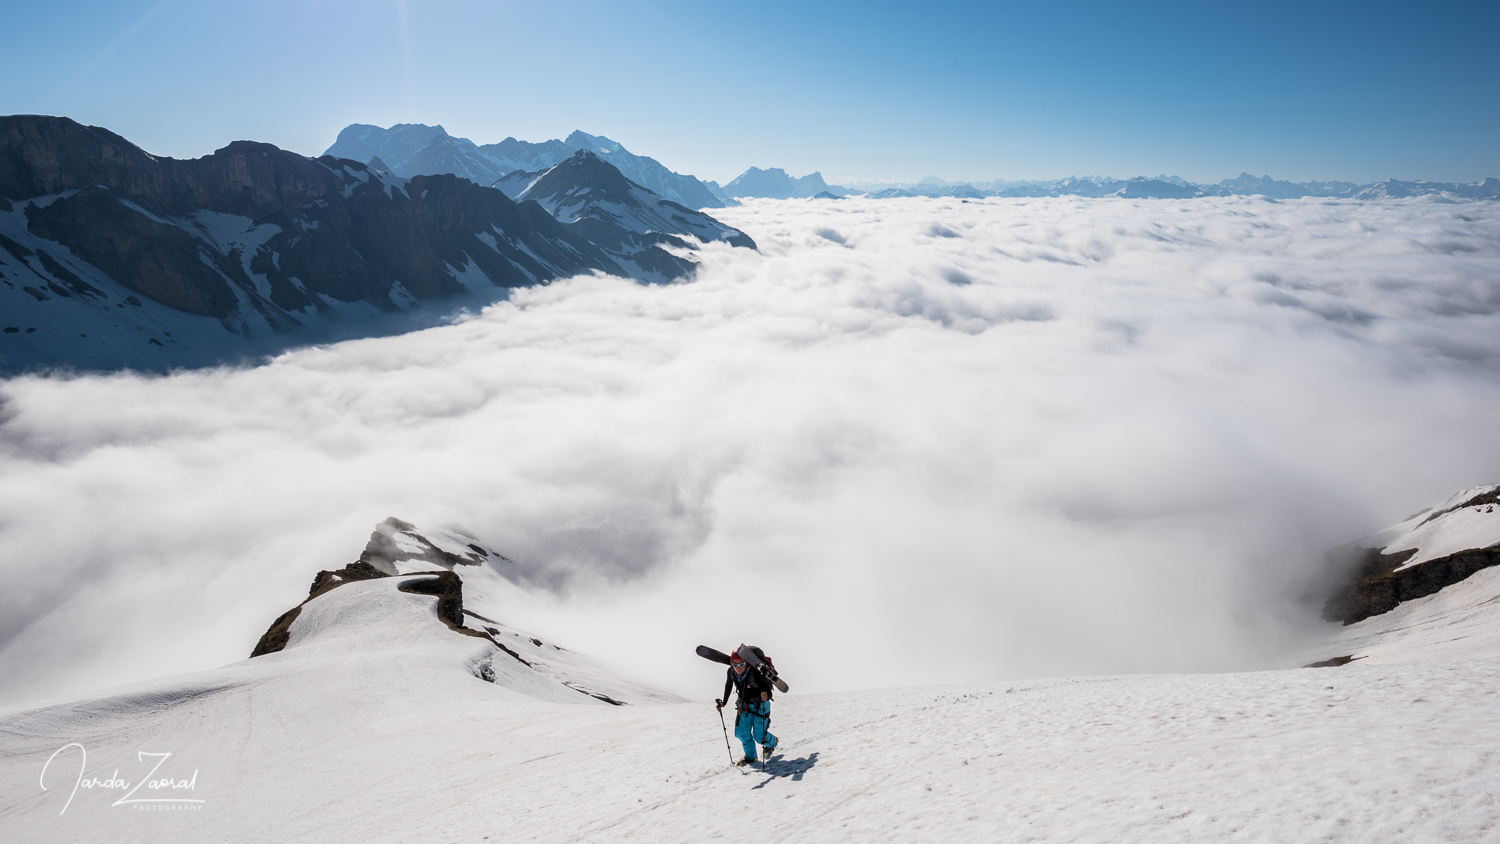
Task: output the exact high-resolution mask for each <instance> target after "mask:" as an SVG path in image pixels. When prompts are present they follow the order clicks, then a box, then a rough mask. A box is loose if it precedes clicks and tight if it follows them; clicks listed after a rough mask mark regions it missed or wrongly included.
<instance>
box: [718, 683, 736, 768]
mask: <svg viewBox="0 0 1500 844" xmlns="http://www.w3.org/2000/svg"><path fill="white" fill-rule="evenodd" d="M714 705H715V706H717V707H718V709H719V729H721V730H723V731H724V752H725V753H728V754H729V764H731V765H733V764H734V751H733V750H730V749H729V728H728V727H726V726H724V702H723V701H720V700H717V699H715V700H714Z"/></svg>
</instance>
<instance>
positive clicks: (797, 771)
mask: <svg viewBox="0 0 1500 844" xmlns="http://www.w3.org/2000/svg"><path fill="white" fill-rule="evenodd" d="M816 764H818V754H817V752H813V753H809V754H807V755H806V756H803V757H802V758H800V759H786V758H783V757H776V756H773V757H771V758H770V759H768V760H766V767H765V773H766V779H765V781H764V782H762V783H761V784H760V785H757V786H756V788H764V787H765V785H766V783H768V782H770V781H771V780H774V779H777V778H779V777H791V778H792V781H793V782H801V781H802V775H803V774H805V773H807V772H808V771H809V770H811V769H812V766H814V765H816Z"/></svg>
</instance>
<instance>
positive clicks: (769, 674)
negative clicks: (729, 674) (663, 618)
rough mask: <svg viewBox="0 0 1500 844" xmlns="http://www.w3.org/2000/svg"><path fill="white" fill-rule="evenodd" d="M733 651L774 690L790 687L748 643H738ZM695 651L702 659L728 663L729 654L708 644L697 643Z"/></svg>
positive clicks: (783, 690)
mask: <svg viewBox="0 0 1500 844" xmlns="http://www.w3.org/2000/svg"><path fill="white" fill-rule="evenodd" d="M734 652H735V653H737V654H739V655H740V659H743V660H744V661H745V662H747V663H749V664H750V667H751V668H754V669H755V670H756V671H759V672H760V673H761V676H763V677H765V678H766V679H767V680H770V681H771V685H773V686H775V687H776V691H778V692H785V691H787V690H788V689H789V688H791V687H790V686H788V685H787V684H786V681H785V680H783V679H781V677H780V676H778V675H777V673H776V666H774V665H771V664H770V663H769V662H767V661H766V660H763V659H761V658H760V655H759V654H757V653H756V652H755V649H754V648H752V647H750V646H749V645H740V646H739V647H738V648H735V649H734ZM697 653H698V656H701V657H703V658H704V659H706V660H709V661H710V662H718V663H722V664H724V665H728V664H729V663H730V657H729V654H726V653H724V652H722V651H716V650H714V649H713V648H710V647H709V646H708V645H699V646H698V650H697Z"/></svg>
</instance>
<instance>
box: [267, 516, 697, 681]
mask: <svg viewBox="0 0 1500 844" xmlns="http://www.w3.org/2000/svg"><path fill="white" fill-rule="evenodd" d="M515 565H516V564H515V563H514V562H512V561H511V560H509V559H507V558H506V557H505V555H503V554H501V553H500V552H499V551H496V550H495V549H493V548H490V547H488V546H486V545H484V544H483V543H481V542H480V541H479V540H478V539H476V538H475V537H473V536H470V535H468V534H467V533H465V532H463V531H462V530H461V529H455V528H435V529H421V528H418V527H416V526H415V525H413V524H411V523H409V522H404V521H402V520H400V519H397V518H390V519H387V520H385V521H384V522H381V523H380V524H379V525H377V526H376V528H375V531H374V532H373V533H372V534H371V535H370V541H369V543H368V544H367V545H366V546H365V550H364V552H363V553H361V554H360V558H359V560H358V561H357V562H355V563H352V564H350V565H349V566H346V567H344V568H342V569H339V570H336V571H326V570H325V571H321V572H319V573H318V575H317V577H316V578H314V580H313V584H312V588H311V589H310V590H309V596H308V599H307V600H306V601H304V602H303V603H302V604H300V605H299V606H297V607H296V608H294V609H292V610H290V611H288V612H286V613H284V614H282V615H281V616H280V617H279V618H277V619H276V621H275V622H274V623H273V624H272V625H271V628H270V629H269V630H267V632H266V634H265V636H263V637H262V638H261V641H260V642H259V643H258V644H257V645H256V648H255V650H254V651H253V652H252V654H251V656H252V658H262V657H266V656H269V655H274V654H278V653H282V652H285V651H291V650H295V649H297V648H305V647H311V648H323V647H325V646H326V643H327V642H330V641H331V642H335V643H338V644H337V648H340V649H347V648H352V647H361V648H374V649H395V650H399V651H401V652H403V653H405V652H410V651H412V650H431V654H430V655H431V656H432V658H434V659H439V660H447V661H448V663H449V664H451V665H454V666H456V670H463V671H465V672H467V673H469V674H471V675H472V676H474V677H478V678H479V679H482V680H485V681H487V682H490V683H496V684H499V685H502V686H505V687H506V688H508V689H510V690H511V691H514V692H519V693H521V694H524V695H527V696H530V697H536V698H539V699H543V700H554V701H562V702H569V703H572V702H577V700H578V696H580V695H581V696H582V697H584V698H588V699H592V700H596V701H602V702H604V703H608V704H612V705H617V706H619V705H625V704H629V703H640V702H643V701H656V702H663V701H673V700H677V699H678V698H676V696H674V695H670V694H666V693H664V692H659V691H657V690H654V689H650V688H647V687H645V686H641V685H639V684H636V683H633V682H631V681H629V680H625V679H622V678H619V677H615V676H613V675H611V674H609V673H608V672H606V671H604V670H603V669H602V668H600V667H599V666H598V665H596V664H595V663H594V662H593V661H592V660H590V659H589V658H587V657H585V656H583V655H581V654H578V653H575V652H573V651H569V650H567V649H565V648H562V647H559V646H557V645H554V644H550V643H548V642H545V641H543V640H542V639H540V638H538V637H537V636H534V635H532V634H530V633H526V632H523V631H520V630H516V629H514V628H511V627H509V626H507V625H506V624H504V623H503V622H501V621H499V620H498V619H501V618H504V617H505V613H506V609H507V607H508V606H513V605H514V602H516V601H520V600H524V597H523V596H522V593H521V592H520V590H519V589H517V588H516V587H515V586H514V585H513V584H512V583H511V582H510V581H509V580H507V579H506V576H505V575H506V573H507V572H513V570H514V568H515Z"/></svg>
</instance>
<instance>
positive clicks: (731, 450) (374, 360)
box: [0, 197, 1500, 703]
mask: <svg viewBox="0 0 1500 844" xmlns="http://www.w3.org/2000/svg"><path fill="white" fill-rule="evenodd" d="M718 216H719V217H721V218H722V219H724V220H725V221H726V222H729V223H731V224H733V225H736V226H739V227H740V228H742V229H743V230H745V231H746V232H747V233H749V234H750V235H751V236H752V237H754V238H755V240H756V241H757V243H758V244H759V245H760V251H759V252H758V253H756V252H751V251H748V250H743V249H732V248H729V247H721V246H717V245H714V246H709V247H706V248H704V249H703V251H702V252H701V253H700V258H701V260H702V261H703V268H702V270H701V272H700V273H699V274H698V277H697V279H696V280H695V281H693V282H692V283H688V284H679V285H674V286H664V287H644V286H639V285H636V284H633V283H630V282H628V281H622V280H618V279H612V278H598V277H582V278H575V279H571V280H566V281H562V282H558V283H555V284H552V285H550V286H547V287H542V288H537V289H530V290H523V291H519V292H517V293H516V294H515V296H514V297H513V298H512V299H511V300H509V301H507V302H503V303H501V304H498V305H496V306H493V307H491V308H488V309H486V310H485V311H483V312H482V313H479V314H475V315H470V316H468V317H465V318H463V319H460V320H458V321H456V322H455V323H454V324H451V325H445V326H442V327H438V328H432V329H429V330H425V331H421V332H418V333H413V334H408V335H405V336H400V337H389V338H380V339H372V340H361V341H352V342H345V343H340V344H337V345H332V346H326V347H319V348H311V349H304V350H300V351H295V352H291V353H288V354H284V355H282V356H280V357H278V358H276V359H275V360H274V361H271V362H269V363H268V364H267V365H264V366H259V367H255V368H248V369H233V370H228V369H224V370H199V371H189V372H182V373H178V374H174V375H171V376H166V377H157V376H138V375H133V374H123V375H115V376H107V377H98V376H88V377H21V378H15V379H11V380H8V381H4V382H0V402H3V404H0V575H3V578H4V582H5V584H6V588H5V589H4V590H0V703H17V702H23V701H31V700H35V699H38V698H43V697H48V696H54V695H66V694H73V693H78V692H82V691H85V690H89V689H94V688H98V687H102V686H107V685H111V684H116V683H121V682H126V681H132V680H138V679H144V678H149V677H153V676H158V675H161V674H167V673H174V672H180V671H185V670H195V669H200V668H208V667H212V666H215V665H219V664H223V663H226V662H229V661H233V660H236V659H239V658H243V657H244V656H246V655H248V653H249V651H250V649H251V647H252V646H253V645H254V643H255V641H256V639H257V638H258V636H259V635H260V633H262V632H263V631H264V630H265V628H266V627H267V626H268V625H269V624H270V622H271V621H272V619H274V618H275V617H276V616H277V615H278V614H279V613H281V612H282V611H284V610H286V609H288V608H289V607H291V606H293V605H295V604H296V603H297V602H298V601H300V600H301V599H302V598H303V597H304V596H305V595H306V589H307V585H308V583H309V582H310V581H311V579H312V576H313V574H314V573H315V572H316V571H317V570H318V569H320V568H335V567H337V566H339V565H342V564H344V563H347V562H349V561H351V560H353V559H355V558H356V557H357V555H358V554H359V552H360V550H361V549H362V548H363V546H364V542H365V540H366V538H367V537H368V535H369V533H370V531H371V529H372V528H373V527H374V525H375V523H376V522H378V521H379V520H381V519H383V518H385V517H387V516H398V517H400V518H403V519H406V520H408V521H412V522H415V523H417V524H419V525H432V526H436V525H458V526H462V527H463V528H464V529H466V530H468V531H470V532H472V533H473V534H475V535H476V536H478V537H480V538H482V539H483V540H485V541H486V542H488V543H490V544H491V545H494V546H496V547H498V548H500V549H502V550H503V551H505V553H507V554H508V555H509V556H510V557H512V558H513V559H515V560H517V561H518V562H519V563H520V564H521V566H522V568H523V570H524V572H525V577H526V585H527V586H528V587H529V591H530V592H531V595H532V599H531V600H529V601H527V602H525V603H523V604H521V605H517V606H515V607H514V608H512V612H511V614H510V615H509V616H508V617H507V618H505V619H502V620H503V621H506V622H508V623H510V624H513V625H515V626H518V627H521V628H523V629H529V630H532V631H533V632H536V633H537V634H539V635H544V636H547V637H548V638H550V639H551V640H552V641H555V642H558V643H560V644H563V645H566V646H570V647H573V648H575V649H578V650H582V651H584V652H586V653H590V654H593V655H595V656H597V657H599V658H600V659H601V660H603V661H604V662H606V663H611V664H614V665H616V666H618V668H619V669H620V670H621V671H622V672H623V673H626V674H629V675H633V676H635V677H637V678H639V679H642V680H645V681H647V682H653V683H656V684H658V685H661V686H664V687H666V688H670V689H673V690H676V691H678V692H681V693H683V694H687V695H691V696H694V697H697V698H708V697H710V696H712V695H714V694H717V692H718V688H717V685H718V683H719V682H720V679H719V678H720V674H719V673H718V671H717V670H715V668H714V667H713V666H712V665H710V664H708V663H705V662H703V661H701V660H698V659H697V658H696V657H694V656H693V654H692V649H693V647H694V646H695V645H698V644H700V643H707V644H710V645H714V646H716V647H719V648H728V647H731V646H733V645H735V644H737V643H738V642H741V641H749V642H752V643H756V644H760V645H761V646H763V647H765V648H766V649H767V650H768V651H769V652H770V653H772V654H773V655H775V656H776V657H777V663H778V665H780V666H781V667H782V668H783V671H784V672H785V673H786V674H787V675H788V676H789V677H790V678H791V680H792V682H793V684H794V687H795V688H796V689H797V690H799V691H828V690H844V689H857V688H869V687H879V686H894V685H909V684H921V683H936V682H959V681H966V682H981V681H988V680H1001V679H1008V678H1018V677H1028V676H1042V675H1062V674H1083V673H1112V672H1140V671H1209V670H1239V669H1248V668H1258V667H1273V666H1285V665H1288V664H1292V663H1291V662H1289V660H1293V659H1294V657H1293V656H1292V655H1293V654H1295V653H1296V652H1297V648H1298V646H1299V645H1300V644H1302V643H1305V642H1306V641H1308V640H1309V639H1310V638H1311V637H1315V636H1317V635H1319V634H1320V632H1321V625H1322V622H1320V621H1319V620H1318V619H1317V609H1318V599H1319V598H1320V597H1321V593H1320V591H1319V590H1326V589H1327V584H1328V580H1329V578H1330V577H1332V576H1334V574H1331V573H1330V572H1329V570H1328V568H1327V565H1326V564H1325V563H1324V562H1323V561H1322V553H1323V552H1324V551H1325V550H1327V549H1328V548H1330V547H1332V546H1334V545H1338V544H1341V543H1344V542H1348V541H1350V540H1353V539H1355V538H1357V537H1359V536H1362V535H1365V534H1367V533H1370V532H1372V531H1373V530H1375V529H1378V528H1380V527H1383V526H1385V525H1387V524H1390V523H1393V522H1395V521H1398V520H1400V519H1401V518H1402V517H1404V516H1406V515H1407V514H1408V513H1410V512H1412V511H1414V510H1417V509H1420V508H1422V507H1424V506H1427V505H1429V504H1432V503H1434V502H1435V501H1439V500H1441V499H1443V498H1445V497H1447V496H1448V495H1449V494H1451V493H1453V492H1456V491H1458V490H1459V489H1462V488H1465V487H1467V486H1471V485H1474V484H1477V483H1483V482H1495V481H1497V480H1500V437H1497V436H1496V427H1497V422H1500V203H1450V202H1443V201H1438V200H1433V199H1423V200H1411V201H1382V202H1371V203H1358V202H1344V201H1321V200H1301V201H1288V202H1274V201H1267V200H1264V199H1254V198H1243V197H1231V198H1217V199H1201V200H1188V201H1139V202H1137V201H1128V200H1114V199H1110V200H1087V199H1079V198H1060V199H1034V200H996V199H992V200H987V201H983V202H972V203H964V202H960V201H957V200H934V199H908V200H891V201H866V200H860V199H850V200H844V201H839V202H831V201H805V200H793V201H785V202H778V201H769V200H767V201H753V202H750V203H748V204H747V205H745V206H744V207H741V208H736V209H726V210H724V211H722V212H718Z"/></svg>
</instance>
